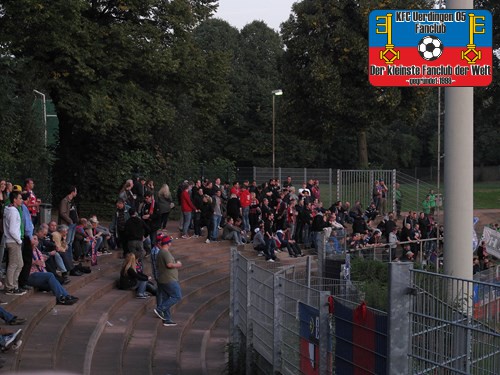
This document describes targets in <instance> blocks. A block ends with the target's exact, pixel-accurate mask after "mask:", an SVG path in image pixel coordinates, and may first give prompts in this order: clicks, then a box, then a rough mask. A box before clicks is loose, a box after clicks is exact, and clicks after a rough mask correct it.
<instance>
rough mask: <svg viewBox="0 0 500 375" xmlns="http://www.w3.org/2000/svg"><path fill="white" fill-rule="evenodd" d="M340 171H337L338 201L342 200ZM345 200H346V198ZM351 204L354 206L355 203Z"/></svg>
mask: <svg viewBox="0 0 500 375" xmlns="http://www.w3.org/2000/svg"><path fill="white" fill-rule="evenodd" d="M340 184H341V181H340V169H337V200H338V201H339V200H340ZM344 200H345V198H344ZM351 204H354V202H351Z"/></svg>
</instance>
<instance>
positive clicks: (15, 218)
mask: <svg viewBox="0 0 500 375" xmlns="http://www.w3.org/2000/svg"><path fill="white" fill-rule="evenodd" d="M10 201H11V202H12V203H11V204H10V205H9V206H8V207H6V208H5V210H4V215H3V230H4V235H5V248H6V249H7V251H8V254H9V265H8V267H7V274H6V277H5V293H6V294H15V295H22V294H25V293H26V291H22V290H20V289H19V284H18V279H19V273H20V272H21V269H22V268H23V265H24V262H23V257H22V253H21V245H22V243H23V241H22V240H21V213H20V210H19V207H20V206H21V205H22V204H23V198H22V196H21V192H18V191H13V192H12V193H11V194H10Z"/></svg>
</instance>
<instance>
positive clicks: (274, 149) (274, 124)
mask: <svg viewBox="0 0 500 375" xmlns="http://www.w3.org/2000/svg"><path fill="white" fill-rule="evenodd" d="M271 94H272V95H273V178H276V175H275V173H274V172H275V166H276V148H275V134H276V111H275V110H274V107H275V98H276V97H277V96H281V95H283V90H281V89H277V90H273V91H271Z"/></svg>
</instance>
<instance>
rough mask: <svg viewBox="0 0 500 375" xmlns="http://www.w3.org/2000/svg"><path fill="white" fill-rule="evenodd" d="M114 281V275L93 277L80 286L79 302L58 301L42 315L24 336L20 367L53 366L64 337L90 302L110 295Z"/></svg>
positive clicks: (32, 368)
mask: <svg viewBox="0 0 500 375" xmlns="http://www.w3.org/2000/svg"><path fill="white" fill-rule="evenodd" d="M114 285H115V281H114V279H106V278H100V279H97V280H94V281H93V282H91V283H89V284H87V285H85V286H84V287H83V288H81V289H79V290H78V294H79V296H80V300H79V301H78V302H77V303H76V304H74V305H72V306H60V305H55V306H54V307H53V308H52V309H51V310H50V311H49V312H48V313H47V314H45V316H43V319H41V320H40V322H39V323H38V324H37V325H36V327H35V328H34V329H33V330H32V332H31V333H30V335H29V337H25V338H24V345H23V353H22V358H23V361H22V362H21V363H20V366H19V369H20V370H26V371H27V370H40V369H52V368H54V366H55V364H56V362H57V356H58V355H59V353H60V349H61V346H62V341H63V340H64V339H65V338H66V337H67V335H68V334H69V332H70V331H71V327H72V325H73V324H75V322H77V321H78V322H79V321H80V318H81V315H82V314H84V313H85V311H86V309H87V306H89V305H91V304H92V303H93V301H95V300H96V299H99V298H101V297H102V296H103V295H108V294H109V292H110V291H111V290H112V289H113V287H114Z"/></svg>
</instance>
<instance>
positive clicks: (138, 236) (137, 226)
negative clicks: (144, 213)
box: [123, 208, 147, 259]
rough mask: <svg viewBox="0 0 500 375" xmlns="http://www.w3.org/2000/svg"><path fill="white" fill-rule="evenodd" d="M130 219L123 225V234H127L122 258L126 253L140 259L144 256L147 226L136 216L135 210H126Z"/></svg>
mask: <svg viewBox="0 0 500 375" xmlns="http://www.w3.org/2000/svg"><path fill="white" fill-rule="evenodd" d="M128 213H129V215H130V218H129V219H128V220H127V222H126V223H125V233H126V234H127V249H126V250H125V249H124V251H123V252H124V254H123V256H124V257H125V256H126V255H127V253H129V252H134V253H135V255H136V258H137V259H142V256H143V255H144V245H143V241H144V237H145V235H146V231H147V226H146V224H145V223H144V221H143V220H142V219H141V218H140V217H139V216H138V215H137V212H136V211H135V208H131V209H129V210H128Z"/></svg>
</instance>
